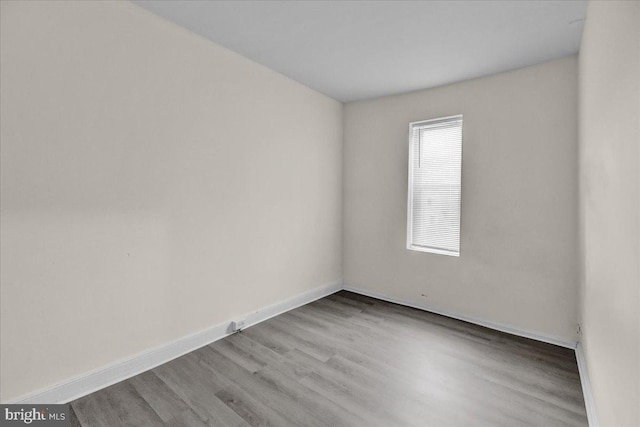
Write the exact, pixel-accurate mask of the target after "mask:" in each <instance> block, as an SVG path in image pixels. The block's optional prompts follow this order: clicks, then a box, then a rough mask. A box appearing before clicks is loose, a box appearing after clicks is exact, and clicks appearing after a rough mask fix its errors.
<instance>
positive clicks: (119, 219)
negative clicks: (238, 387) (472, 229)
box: [0, 1, 342, 401]
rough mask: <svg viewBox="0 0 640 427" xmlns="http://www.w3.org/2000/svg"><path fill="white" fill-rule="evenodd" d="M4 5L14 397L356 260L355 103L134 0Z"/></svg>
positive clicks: (6, 354)
mask: <svg viewBox="0 0 640 427" xmlns="http://www.w3.org/2000/svg"><path fill="white" fill-rule="evenodd" d="M0 14H1V15H2V21H1V23H0V24H1V25H0V27H1V31H2V32H1V37H0V39H1V43H2V45H1V50H2V56H1V58H0V59H1V63H2V67H1V73H2V74H1V76H0V78H1V93H2V96H1V105H0V108H1V115H2V126H1V128H2V131H1V132H2V133H1V135H0V137H1V142H2V145H1V153H2V156H1V157H2V164H1V171H2V176H1V182H2V192H1V193H2V200H1V203H2V233H1V236H2V237H1V243H2V247H1V254H2V258H1V263H2V269H1V270H2V276H1V283H2V288H1V297H2V306H1V313H2V314H1V316H2V318H1V328H2V329H1V331H0V332H1V337H2V341H1V347H2V350H1V351H2V353H1V355H0V356H1V357H0V359H1V363H2V365H1V372H2V377H1V384H2V387H1V397H0V398H1V399H2V401H5V400H8V399H12V398H15V397H18V396H20V395H22V394H24V393H28V392H32V391H35V390H37V389H39V388H42V387H45V386H49V385H51V384H53V383H55V382H57V381H61V380H65V379H68V378H70V377H72V376H74V375H78V374H81V373H84V372H86V371H88V370H91V369H95V368H99V367H101V366H104V365H106V364H109V363H111V362H113V361H116V360H118V359H121V358H124V357H127V356H131V355H133V354H136V353H138V352H142V351H144V350H147V349H149V348H152V347H155V346H157V345H161V344H163V343H166V342H168V341H171V340H174V339H177V338H179V337H182V336H185V335H187V334H190V333H194V332H197V331H199V330H201V329H204V328H207V327H209V326H212V325H215V324H218V323H220V322H222V321H225V320H227V319H230V318H232V317H234V316H236V315H239V314H243V313H246V312H249V311H252V310H255V309H258V308H260V307H264V306H266V305H269V304H272V303H275V302H279V301H281V300H284V299H286V298H289V297H291V296H294V295H297V294H300V293H302V292H304V291H306V290H308V289H311V288H315V287H317V286H320V285H323V284H326V283H327V282H330V281H333V280H336V279H339V278H340V277H341V275H342V271H341V269H342V266H341V263H342V262H341V259H342V254H341V211H342V208H341V200H342V199H341V192H342V190H341V185H342V182H341V181H342V179H341V162H342V105H341V104H340V103H338V102H336V101H334V100H332V99H330V98H328V97H326V96H324V95H321V94H319V93H317V92H314V91H312V90H310V89H308V88H306V87H304V86H302V85H300V84H298V83H296V82H294V81H292V80H289V79H287V78H285V77H284V76H282V75H279V74H277V73H275V72H273V71H270V70H268V69H266V68H264V67H262V66H260V65H257V64H255V63H253V62H251V61H249V60H247V59H244V58H242V57H240V56H239V55H237V54H235V53H232V52H230V51H228V50H226V49H223V48H221V47H219V46H217V45H215V44H213V43H211V42H210V41H207V40H205V39H202V38H200V37H199V36H196V35H194V34H192V33H190V32H188V31H187V30H184V29H182V28H180V27H178V26H176V25H174V24H171V23H169V22H167V21H164V20H162V19H161V18H159V17H157V16H155V15H153V14H151V13H149V12H147V11H145V10H143V9H141V8H139V7H137V6H135V5H133V4H130V3H128V2H40V1H38V2H4V1H3V2H2V9H1V12H0ZM248 266H250V268H248Z"/></svg>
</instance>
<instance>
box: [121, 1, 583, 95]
mask: <svg viewBox="0 0 640 427" xmlns="http://www.w3.org/2000/svg"><path fill="white" fill-rule="evenodd" d="M134 3H136V4H139V5H141V6H142V7H144V8H146V9H149V10H151V11H153V12H155V13H157V14H158V15H160V16H163V17H165V18H167V19H169V20H171V21H173V22H175V23H177V24H178V25H181V26H183V27H186V28H188V29H190V30H192V31H193V32H195V33H197V34H200V35H202V36H204V37H206V38H209V39H211V40H213V41H214V42H216V43H218V44H220V45H222V46H225V47H227V48H229V49H231V50H234V51H236V52H238V53H240V54H241V55H244V56H246V57H247V58H250V59H252V60H254V61H256V62H258V63H261V64H263V65H265V66H267V67H269V68H271V69H273V70H275V71H278V72H280V73H282V74H284V75H286V76H289V77H291V78H292V79H294V80H297V81H299V82H301V83H303V84H305V85H307V86H309V87H311V88H313V89H316V90H317V91H319V92H322V93H325V94H327V95H329V96H331V97H333V98H335V99H337V100H339V101H343V102H348V101H354V100H359V99H364V98H372V97H377V96H383V95H390V94H395V93H401V92H407V91H412V90H416V89H423V88H429V87H434V86H441V85H444V84H448V83H453V82H458V81H461V80H467V79H472V78H475V77H480V76H485V75H489V74H494V73H497V72H501V71H506V70H512V69H516V68H521V67H525V66H527V65H532V64H536V63H540V62H544V61H547V60H551V59H555V58H560V57H563V56H567V55H571V54H574V53H576V52H578V49H579V46H580V39H581V36H582V26H583V21H584V17H585V10H586V0H580V1H477V0H476V1H423V2H419V1H366V2H365V1H167V0H159V1H158V0H134Z"/></svg>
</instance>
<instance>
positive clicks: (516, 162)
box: [344, 57, 578, 340]
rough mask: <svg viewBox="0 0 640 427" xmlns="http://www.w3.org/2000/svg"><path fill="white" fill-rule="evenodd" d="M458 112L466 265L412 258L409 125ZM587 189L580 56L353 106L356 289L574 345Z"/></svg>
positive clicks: (350, 183)
mask: <svg viewBox="0 0 640 427" xmlns="http://www.w3.org/2000/svg"><path fill="white" fill-rule="evenodd" d="M455 114H463V115H464V138H463V139H464V141H463V171H462V175H463V177H462V220H461V227H462V231H461V255H460V257H459V258H455V257H449V256H444V255H435V254H429V253H422V252H414V251H409V250H407V249H406V218H407V210H406V200H407V199H406V197H407V150H408V142H407V138H408V124H409V122H411V121H417V120H423V119H431V118H437V117H443V116H451V115H455ZM577 179H578V178H577V58H576V57H568V58H564V59H561V60H557V61H553V62H548V63H544V64H540V65H536V66H532V67H528V68H524V69H520V70H517V71H512V72H507V73H503V74H498V75H494V76H491V77H486V78H481V79H477V80H472V81H467V82H463V83H459V84H454V85H451V86H445V87H441V88H436V89H430V90H424V91H419V92H414V93H409V94H404V95H398V96H390V97H384V98H379V99H374V100H369V101H362V102H355V103H351V104H347V105H346V106H345V154H344V280H345V284H346V285H349V286H353V287H358V288H363V289H365V290H367V291H369V292H374V293H377V294H383V295H387V296H391V297H394V298H396V299H401V300H405V301H409V302H412V303H415V304H418V305H427V306H430V307H433V308H436V309H440V310H447V311H450V312H453V313H459V314H464V315H466V316H471V317H475V318H477V319H481V320H485V321H490V322H494V323H499V324H502V325H507V326H510V327H516V328H518V329H521V330H527V331H533V332H536V333H540V334H545V335H548V336H550V337H556V338H560V339H564V340H575V339H576V335H575V334H576V323H577V300H576V295H577V289H578V268H577V260H578V236H577V229H578V227H577V223H576V218H577V205H578V199H577V192H578V182H577ZM421 294H425V295H426V297H424V296H421Z"/></svg>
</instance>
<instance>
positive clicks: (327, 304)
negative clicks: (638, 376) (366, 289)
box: [70, 291, 587, 427]
mask: <svg viewBox="0 0 640 427" xmlns="http://www.w3.org/2000/svg"><path fill="white" fill-rule="evenodd" d="M70 417H71V419H72V425H74V426H82V427H94V426H96V427H99V426H129V425H131V426H133V425H135V426H147V425H148V426H156V425H167V426H198V427H199V426H231V427H241V426H277V427H281V426H282V427H288V426H291V427H293V426H311V427H334V426H349V427H359V426H380V427H385V426H407V427H411V426H420V427H424V426H508V427H512V426H575V427H586V426H587V418H586V412H585V407H584V401H583V398H582V389H581V385H580V378H579V375H578V369H577V364H576V360H575V355H574V353H573V351H572V350H569V349H565V348H561V347H557V346H553V345H550V344H545V343H540V342H536V341H533V340H529V339H526V338H521V337H515V336H512V335H508V334H505V333H502V332H499V331H494V330H491V329H487V328H484V327H482V326H478V325H473V324H470V323H466V322H462V321H459V320H454V319H451V318H447V317H444V316H440V315H436V314H433V313H428V312H425V311H421V310H417V309H413V308H408V307H403V306H400V305H396V304H392V303H388V302H385V301H380V300H376V299H374V298H369V297H366V296H362V295H358V294H354V293H351V292H346V291H341V292H338V293H336V294H333V295H330V296H328V297H326V298H323V299H321V300H318V301H315V302H313V303H311V304H307V305H305V306H302V307H299V308H297V309H295V310H292V311H290V312H288V313H284V314H282V315H280V316H277V317H274V318H272V319H269V320H267V321H265V322H263V323H260V324H258V325H256V326H253V327H251V328H249V329H247V330H245V331H243V332H241V333H239V334H235V335H232V336H230V337H227V338H225V339H223V340H220V341H218V342H215V343H212V344H211V345H209V346H205V347H203V348H201V349H198V350H196V351H194V352H192V353H189V354H187V355H185V356H182V357H180V358H178V359H176V360H173V361H171V362H169V363H166V364H164V365H161V366H159V367H157V368H155V369H153V370H151V371H148V372H145V373H143V374H140V375H138V376H136V377H133V378H131V379H129V380H126V381H123V382H121V383H119V384H116V385H114V386H111V387H108V388H106V389H104V390H100V391H98V392H96V393H93V394H90V395H88V396H85V397H83V398H81V399H78V400H76V401H74V402H72V404H71V410H70Z"/></svg>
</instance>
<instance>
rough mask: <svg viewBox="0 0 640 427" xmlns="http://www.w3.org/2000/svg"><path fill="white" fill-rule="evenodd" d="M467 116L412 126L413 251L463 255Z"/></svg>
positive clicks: (410, 199) (409, 226) (410, 220)
mask: <svg viewBox="0 0 640 427" xmlns="http://www.w3.org/2000/svg"><path fill="white" fill-rule="evenodd" d="M461 175H462V116H461V115H460V116H453V117H445V118H441V119H435V120H427V121H422V122H415V123H411V124H410V125H409V193H408V203H407V207H408V218H407V249H412V250H416V251H423V252H433V253H437V254H443V255H452V256H460V195H461V182H462V180H461Z"/></svg>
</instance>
